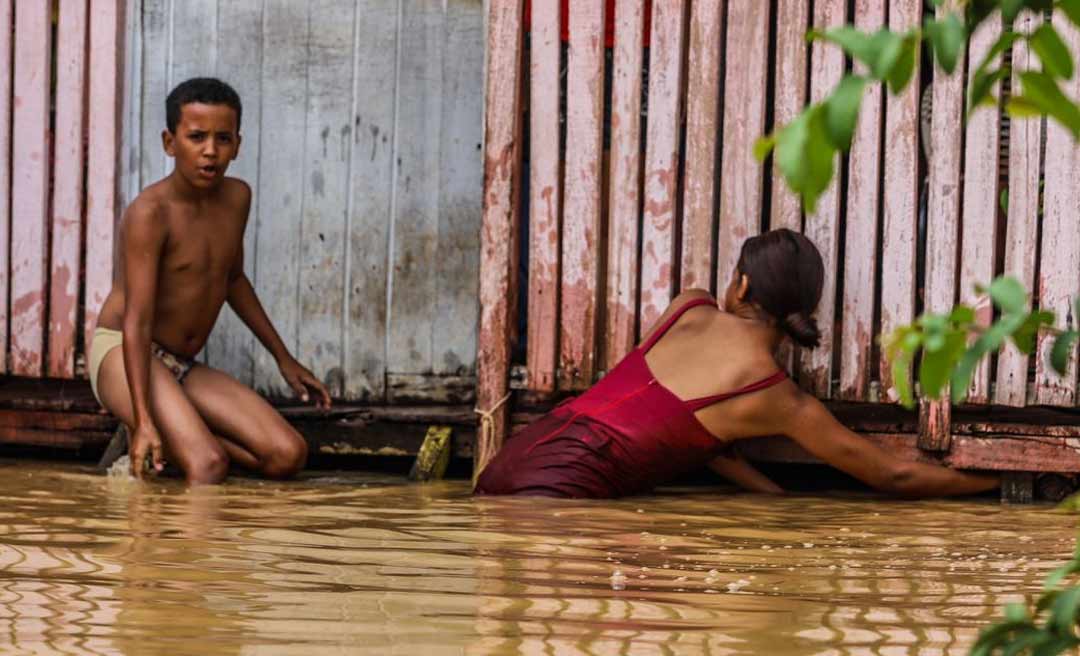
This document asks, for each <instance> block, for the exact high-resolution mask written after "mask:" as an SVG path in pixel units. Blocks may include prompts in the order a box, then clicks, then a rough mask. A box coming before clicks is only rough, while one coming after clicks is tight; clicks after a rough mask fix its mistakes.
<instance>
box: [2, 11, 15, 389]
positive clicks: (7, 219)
mask: <svg viewBox="0 0 1080 656" xmlns="http://www.w3.org/2000/svg"><path fill="white" fill-rule="evenodd" d="M11 2H12V0H0V272H3V274H4V275H0V374H4V373H7V370H8V358H7V352H8V293H9V291H10V289H9V286H10V278H9V277H8V275H7V272H8V271H9V270H10V269H9V268H8V267H9V266H10V260H9V258H8V253H9V250H10V239H9V237H10V234H11V205H10V203H11V155H10V153H11V69H12V66H11V38H12V30H11V25H12V19H13V9H12V5H11Z"/></svg>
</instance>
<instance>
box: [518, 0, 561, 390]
mask: <svg viewBox="0 0 1080 656" xmlns="http://www.w3.org/2000/svg"><path fill="white" fill-rule="evenodd" d="M561 6H562V5H561V3H560V2H556V1H555V0H547V1H545V2H539V1H538V2H534V3H533V5H532V22H531V29H532V34H531V37H530V40H529V85H530V86H531V88H532V92H531V93H529V104H530V110H529V339H528V354H527V355H526V360H525V362H526V365H527V367H528V372H529V380H528V387H529V389H530V390H534V391H537V392H553V391H555V364H556V359H557V351H556V349H557V348H558V320H559V319H558V317H559V210H560V209H561V208H562V193H561V192H562V186H561V185H560V183H559V111H560V109H559V87H560V83H559V60H560V54H561V50H562V42H561V40H560V36H559V26H560V20H559V14H560V9H561Z"/></svg>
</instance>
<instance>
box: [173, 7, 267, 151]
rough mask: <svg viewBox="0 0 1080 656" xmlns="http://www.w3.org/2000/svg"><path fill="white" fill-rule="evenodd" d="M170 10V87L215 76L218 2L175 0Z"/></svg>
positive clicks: (249, 8)
mask: <svg viewBox="0 0 1080 656" xmlns="http://www.w3.org/2000/svg"><path fill="white" fill-rule="evenodd" d="M229 1H230V2H235V0H229ZM226 4H228V2H226ZM170 10H171V12H172V15H171V16H170V18H169V20H170V23H171V26H170V28H169V33H170V40H169V85H168V87H169V90H172V88H173V87H175V86H176V85H177V84H180V83H181V82H183V81H184V80H187V79H190V78H193V77H209V76H211V75H213V73H214V68H215V64H216V62H217V60H218V0H183V2H177V1H176V0H173V2H172V3H171V5H170ZM248 10H249V11H250V10H251V7H250V6H249V7H248ZM170 168H171V167H170Z"/></svg>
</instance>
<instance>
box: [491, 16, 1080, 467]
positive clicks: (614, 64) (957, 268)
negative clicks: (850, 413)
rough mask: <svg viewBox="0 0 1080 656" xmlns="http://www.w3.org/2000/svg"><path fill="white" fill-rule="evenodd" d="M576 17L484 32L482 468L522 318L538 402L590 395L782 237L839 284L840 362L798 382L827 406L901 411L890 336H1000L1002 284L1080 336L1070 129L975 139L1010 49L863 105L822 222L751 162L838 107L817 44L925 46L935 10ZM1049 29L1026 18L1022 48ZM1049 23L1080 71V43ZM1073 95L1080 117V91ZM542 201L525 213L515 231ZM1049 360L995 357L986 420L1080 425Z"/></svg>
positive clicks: (1076, 155) (834, 321)
mask: <svg viewBox="0 0 1080 656" xmlns="http://www.w3.org/2000/svg"><path fill="white" fill-rule="evenodd" d="M559 5H560V3H559V2H557V1H556V0H547V1H546V2H539V1H538V2H534V3H533V9H532V16H531V17H530V18H531V19H530V20H529V21H528V23H529V25H530V26H531V33H530V34H528V38H527V39H526V38H524V37H525V36H526V35H525V30H524V28H523V25H524V24H525V18H526V17H524V16H523V7H522V3H521V2H517V1H509V2H498V3H495V2H493V3H491V4H490V12H489V15H488V79H487V100H486V104H487V106H486V115H485V118H486V123H485V135H486V150H485V183H484V227H483V243H482V260H481V327H480V330H481V344H482V345H483V349H482V352H481V359H480V368H479V376H480V382H479V390H478V397H479V405H480V407H481V408H482V409H484V410H489V411H493V412H492V414H491V415H490V420H489V421H488V422H487V428H488V431H487V434H486V436H485V438H484V439H483V440H482V443H481V444H480V445H479V448H478V460H479V462H480V463H481V464H482V463H483V462H486V457H487V455H488V454H490V453H491V452H492V450H493V449H494V448H497V445H498V443H499V442H500V441H501V437H502V436H503V435H504V434H505V433H506V429H507V415H506V412H507V405H505V403H504V401H505V399H506V398H507V393H508V390H509V389H510V387H511V385H510V372H511V366H512V365H513V364H515V363H513V362H511V360H510V359H509V358H510V352H511V351H510V348H509V346H508V345H509V344H510V343H511V340H512V339H515V336H514V329H513V325H514V321H515V317H516V314H515V312H516V310H515V308H516V304H517V303H521V304H524V305H525V306H526V307H527V312H528V323H527V326H528V330H527V344H528V348H527V355H526V358H525V361H524V363H523V364H524V382H523V384H522V385H521V387H523V388H525V389H526V390H530V391H532V392H536V393H541V394H551V393H557V392H566V391H573V390H580V389H582V388H584V387H586V386H588V385H589V384H591V383H592V382H593V381H594V380H595V379H596V378H597V377H598V375H600V374H601V373H602V371H603V370H604V369H606V368H608V367H610V366H612V365H613V364H614V363H615V362H617V361H618V360H619V359H620V358H621V357H622V356H623V355H624V354H625V353H626V352H627V351H628V350H629V349H631V348H632V346H633V344H634V343H635V342H636V340H637V339H638V337H639V335H640V332H641V330H642V328H643V327H647V326H648V325H650V324H651V323H652V322H653V321H654V320H655V319H656V317H657V316H658V315H659V314H660V313H661V312H662V311H663V309H664V308H665V306H666V304H667V303H668V301H669V300H670V299H671V298H672V297H673V295H674V294H675V293H677V292H678V291H679V290H681V289H686V288H689V287H704V288H706V289H711V290H713V291H714V292H715V291H716V290H718V289H720V290H722V289H723V287H724V285H725V284H726V282H727V280H728V279H729V277H730V275H731V272H732V269H733V267H734V264H735V260H736V258H737V256H738V250H739V248H740V245H741V243H742V242H743V240H744V239H745V238H746V237H748V236H751V235H753V234H757V233H759V232H760V231H762V230H765V229H770V228H777V227H788V228H792V229H795V230H801V231H803V232H804V233H806V234H807V235H808V236H809V237H810V238H811V239H812V240H813V241H814V242H815V243H816V244H817V246H818V247H819V249H820V250H821V253H822V255H823V257H824V259H825V263H826V267H827V270H828V271H829V272H831V274H832V275H829V276H827V278H826V285H825V290H824V294H823V296H822V301H821V305H820V308H819V311H818V316H817V318H818V323H819V326H821V328H822V330H823V340H822V345H821V347H820V348H817V349H814V350H812V351H804V352H802V353H796V354H794V356H793V359H792V362H791V365H792V370H793V373H794V375H795V376H796V378H797V380H798V381H799V383H800V384H801V385H802V386H804V388H806V389H807V390H810V391H812V392H813V393H815V394H816V395H818V396H819V397H821V398H824V399H835V400H844V401H859V402H870V403H884V402H890V401H892V400H894V391H893V381H892V380H891V373H890V369H889V367H888V366H887V363H886V362H885V361H884V360H883V357H882V354H881V350H880V348H879V347H878V345H877V343H876V340H875V337H876V336H877V335H880V334H882V333H887V332H889V331H891V330H892V329H893V328H895V327H896V326H898V325H901V324H904V323H908V322H910V321H911V320H912V319H913V318H914V317H915V316H916V314H917V313H918V312H920V311H923V310H934V311H941V310H944V309H946V308H949V307H951V306H952V305H953V303H954V302H956V301H964V302H967V303H973V304H975V305H977V306H978V307H979V308H980V312H979V314H980V316H981V318H982V319H983V320H987V321H988V320H989V319H990V308H989V305H988V304H987V303H985V301H983V300H981V299H978V298H976V295H975V292H974V285H975V284H976V283H978V282H988V281H989V280H990V279H991V278H992V277H993V276H994V275H995V274H998V273H1001V272H1008V273H1010V274H1013V275H1015V276H1016V277H1017V278H1019V280H1020V281H1021V282H1023V283H1024V284H1025V285H1026V286H1027V287H1028V288H1029V289H1033V290H1034V293H1035V298H1036V302H1037V303H1038V304H1039V305H1040V306H1042V307H1043V308H1047V309H1051V310H1054V311H1055V312H1057V314H1058V317H1059V320H1060V321H1062V322H1066V321H1067V322H1072V323H1073V324H1074V325H1075V321H1076V318H1075V317H1073V316H1072V311H1071V310H1070V299H1072V298H1074V297H1075V296H1076V295H1077V293H1078V292H1080V218H1078V210H1080V186H1078V185H1077V184H1075V180H1076V179H1077V178H1080V149H1078V148H1077V144H1076V143H1075V142H1074V141H1073V140H1072V138H1071V136H1070V135H1069V134H1068V133H1067V132H1066V131H1065V130H1063V129H1062V128H1060V127H1059V126H1058V125H1056V124H1054V123H1049V124H1047V123H1046V122H1045V121H1040V120H1037V119H1036V120H1025V121H1015V122H1013V123H1012V130H1011V133H1009V132H1007V131H1006V128H1007V127H1008V122H1007V120H1006V119H1003V117H1002V113H1001V111H1000V109H999V110H997V111H995V110H994V109H983V110H980V111H978V112H977V113H975V114H974V116H973V117H972V118H971V119H970V120H969V121H967V122H965V121H964V118H963V111H964V91H965V88H966V81H965V70H967V68H974V65H975V63H977V62H978V61H980V60H981V58H982V57H983V56H984V54H985V53H986V52H987V51H988V49H989V46H990V44H991V43H992V42H993V41H994V39H995V38H996V36H997V34H998V33H999V31H1000V29H1001V27H1000V26H997V25H989V24H988V25H984V26H982V27H981V28H980V29H979V30H978V31H977V32H976V33H975V34H974V35H973V37H972V39H971V42H970V44H969V50H968V52H967V56H966V61H967V62H968V66H967V68H966V67H965V66H964V62H961V65H960V67H959V72H958V73H957V74H956V75H953V76H948V75H945V74H944V73H943V72H942V71H940V70H931V69H929V64H927V62H928V61H929V59H928V58H922V60H921V62H920V64H922V65H925V66H926V67H927V68H926V70H921V69H920V70H916V72H915V76H914V81H913V83H912V84H911V85H910V86H909V87H908V88H907V89H906V90H905V91H904V92H903V93H901V94H900V95H898V96H893V95H891V94H887V93H885V92H884V91H883V90H882V88H881V86H880V85H875V86H872V87H870V88H868V89H867V90H866V96H865V99H864V101H863V107H862V113H861V116H860V119H859V123H858V128H857V132H856V134H855V138H854V143H853V145H852V148H851V152H850V153H849V154H847V155H845V156H844V157H842V158H838V172H837V177H836V180H835V182H834V183H833V185H832V186H831V187H830V189H829V190H828V191H827V192H826V193H825V195H824V196H823V197H822V198H821V200H820V203H819V207H818V209H817V211H816V212H815V213H814V214H806V213H805V212H803V210H802V208H801V206H800V203H799V202H798V200H797V198H796V197H794V196H793V195H792V194H791V193H790V191H789V190H788V189H787V188H786V187H785V185H784V184H783V181H782V180H781V178H780V177H779V175H778V173H776V172H775V171H774V170H772V168H771V165H769V163H767V165H766V166H762V165H761V164H759V163H758V162H757V161H755V159H754V157H753V155H752V148H753V144H754V141H755V140H756V139H757V138H758V137H759V136H761V135H763V134H766V133H767V132H769V131H770V130H771V129H772V128H773V126H775V125H779V124H782V123H784V122H786V121H788V120H790V119H791V118H792V117H793V116H795V114H796V113H797V112H798V111H800V110H801V108H802V107H803V106H804V105H805V104H806V103H807V102H811V101H816V100H818V99H820V98H822V97H823V96H825V95H826V94H827V93H828V92H829V91H830V90H831V89H832V88H833V87H834V85H835V84H836V82H837V81H838V80H839V79H840V77H841V75H842V74H843V73H844V71H845V70H846V69H847V68H848V67H850V66H851V63H850V62H849V61H845V58H844V56H843V55H842V53H841V52H840V50H839V49H837V48H836V47H834V46H831V45H826V44H821V43H814V44H808V43H807V42H806V40H805V38H804V36H805V33H806V32H807V30H808V29H810V28H812V27H813V28H819V29H822V28H828V27H831V26H836V25H841V24H844V23H854V24H856V25H857V26H859V27H860V28H863V29H871V30H872V29H875V28H877V27H880V26H882V25H888V26H889V27H890V28H892V29H894V30H905V29H907V28H910V27H914V26H917V25H920V24H921V22H922V20H923V17H924V15H923V11H924V5H925V3H923V2H922V0H896V1H893V2H887V1H886V0H858V1H857V2H854V3H849V2H848V1H847V0H815V1H814V2H810V1H809V0H772V1H763V2H741V1H740V2H736V1H733V0H732V1H726V2H725V1H723V0H716V1H715V2H714V1H709V2H706V1H704V0H686V1H682V0H656V1H655V2H654V3H653V6H652V11H651V16H650V15H647V12H646V7H645V2H644V0H616V1H615V2H613V3H608V7H607V8H605V6H604V5H605V3H603V2H588V3H587V2H580V3H579V2H574V3H570V5H569V9H568V11H569V12H570V13H569V16H568V17H561V16H560V15H559V14H560V6H559ZM849 6H853V7H854V13H853V14H850V13H849ZM608 8H611V9H613V10H614V12H615V15H614V25H615V31H614V44H613V48H612V49H611V52H610V56H609V57H608V58H607V59H605V52H604V44H603V40H602V39H598V38H597V36H596V35H597V34H599V33H600V31H602V29H603V25H604V22H605V16H604V12H605V10H607V9H608ZM811 9H812V11H811ZM562 20H567V22H568V32H569V44H568V47H566V48H565V49H563V48H561V47H560V39H559V34H560V29H559V27H560V22H561V21H562ZM1038 20H1041V18H1039V17H1037V16H1034V15H1024V16H1022V17H1021V18H1020V19H1019V22H1020V23H1021V25H1018V26H1017V27H1018V28H1021V29H1025V30H1027V29H1031V27H1032V26H1033V25H1034V24H1035V22H1036V21H1038ZM1054 20H1055V26H1056V27H1057V29H1058V30H1059V32H1060V33H1061V34H1063V35H1065V36H1066V38H1067V40H1068V43H1069V46H1070V47H1071V48H1072V50H1073V53H1074V55H1077V54H1080V34H1078V33H1077V31H1076V30H1075V28H1073V26H1072V25H1070V24H1069V23H1068V22H1067V21H1064V20H1059V19H1058V18H1055V19H1054ZM645 21H651V38H650V43H649V44H648V47H647V48H643V47H642V40H643V39H642V34H643V29H644V24H645ZM525 44H528V48H527V50H526V49H525ZM562 53H565V56H563V55H562ZM1009 55H1010V56H1011V57H1012V62H1013V63H1014V64H1015V65H1016V66H1017V67H1023V68H1026V67H1029V66H1036V67H1037V62H1035V61H1034V56H1033V55H1032V54H1031V53H1029V52H1028V51H1027V50H1026V48H1024V47H1022V45H1020V44H1019V43H1018V45H1017V47H1016V48H1014V49H1013V50H1012V51H1011V53H1009ZM606 62H610V63H606ZM563 68H565V71H566V75H565V85H560V75H559V73H560V70H563ZM643 70H644V73H645V74H644V75H643ZM605 78H606V79H607V80H608V81H610V87H611V89H610V96H609V98H607V99H606V98H605ZM1067 93H1069V94H1070V95H1071V96H1072V97H1073V98H1077V97H1080V76H1078V77H1074V78H1073V80H1071V81H1069V82H1068V83H1067ZM526 101H527V102H526ZM643 101H644V106H645V108H646V109H644V110H643ZM931 103H932V111H930V105H931ZM560 105H562V106H565V107H566V110H565V112H560V111H559V107H560ZM642 114H644V118H643V119H642V120H639V117H641V116H642ZM525 116H527V118H528V122H525V121H523V117H525ZM563 120H565V124H561V123H560V121H563ZM605 130H609V131H610V139H609V140H607V141H608V142H609V145H606V144H605V138H604V132H605ZM560 135H564V137H565V147H562V146H561V145H560ZM1003 135H1005V136H1007V139H1004V138H1003ZM526 141H527V143H528V171H529V175H528V178H527V179H525V178H524V177H523V176H520V171H521V169H522V166H521V163H522V151H523V149H522V148H521V144H522V143H523V142H526ZM1043 144H1045V147H1042V145H1043ZM924 152H925V155H926V156H925V157H924ZM1001 157H1005V158H1007V166H1004V167H1002V166H999V158H1001ZM519 177H522V179H521V180H520V182H519V180H518V178H519ZM519 184H520V185H525V186H526V187H527V191H526V192H523V193H519V191H518V188H519ZM526 197H527V199H528V201H527V202H528V212H527V214H525V213H520V212H519V199H520V198H526ZM526 222H527V227H528V235H529V244H528V283H527V290H528V291H527V294H526V295H525V298H521V299H515V292H516V290H517V289H518V281H517V279H516V275H517V266H516V264H515V262H516V257H517V255H516V252H515V251H514V249H513V247H512V245H513V244H514V243H515V240H516V239H517V238H518V235H520V234H522V232H523V228H524V227H525V225H526ZM522 250H523V252H524V249H522ZM1048 348H1049V341H1048V340H1046V339H1040V341H1039V344H1038V351H1037V354H1036V355H1035V356H1034V357H1031V358H1029V357H1027V356H1025V355H1023V354H1022V353H1020V352H1019V351H1017V350H1016V349H1015V348H1013V347H1011V346H1010V347H1008V348H1006V349H1005V350H1004V351H1003V352H1002V353H1001V354H1000V355H998V356H995V357H994V358H991V359H990V360H989V361H987V362H986V363H984V364H983V365H982V366H981V367H980V368H979V369H978V371H977V373H976V375H975V378H974V381H973V383H972V388H971V395H970V398H969V400H970V403H973V404H997V405H1003V406H1027V405H1049V406H1075V405H1076V404H1077V396H1076V389H1077V374H1076V371H1077V368H1076V356H1075V352H1074V354H1073V356H1072V359H1071V360H1070V368H1069V373H1068V375H1067V376H1065V377H1058V376H1056V375H1054V374H1053V373H1052V371H1050V370H1049V369H1048V365H1047V351H1048ZM950 424H951V422H950V408H949V406H948V405H947V404H933V405H927V406H924V407H923V408H922V411H921V417H920V430H919V446H920V447H921V448H923V449H934V450H942V451H945V450H948V449H949V446H950Z"/></svg>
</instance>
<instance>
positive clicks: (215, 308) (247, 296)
mask: <svg viewBox="0 0 1080 656" xmlns="http://www.w3.org/2000/svg"><path fill="white" fill-rule="evenodd" d="M165 111H166V124H167V129H166V130H164V131H163V132H162V134H161V138H162V143H163V146H164V147H165V152H166V153H167V154H168V155H169V156H170V157H172V158H174V159H175V166H174V168H173V172H172V173H171V174H170V175H169V176H168V177H166V178H164V179H163V180H160V181H158V182H156V183H154V184H152V185H150V186H149V187H147V188H146V189H144V190H143V191H142V193H140V194H139V196H138V197H137V198H136V199H135V200H134V201H132V203H131V205H130V206H129V207H128V208H127V210H126V211H125V212H124V217H123V219H122V221H121V224H120V232H119V249H118V251H119V254H118V261H117V266H115V267H114V270H115V275H114V278H113V287H112V291H110V292H109V296H108V297H107V298H106V299H105V303H104V305H103V306H102V308H101V314H100V316H99V318H98V325H97V330H95V331H94V338H93V343H92V344H91V346H90V367H89V369H90V382H91V384H92V387H93V388H94V394H95V396H97V398H98V400H99V401H100V402H101V404H102V405H104V406H105V408H106V409H108V410H109V412H111V413H112V414H113V415H115V416H116V417H117V418H119V419H120V420H121V421H122V422H124V423H125V424H126V425H127V426H128V427H129V428H130V429H131V439H130V452H131V466H132V473H133V474H134V475H135V476H138V477H141V476H142V474H143V470H144V467H143V463H144V462H145V459H146V456H147V455H149V456H150V458H151V462H152V467H153V469H154V470H155V471H161V469H162V467H163V466H164V461H165V459H166V458H167V459H168V460H169V462H173V463H175V464H176V465H178V466H179V468H180V470H181V471H183V473H184V477H185V478H186V479H187V481H188V482H189V483H192V484H195V483H217V482H220V481H221V480H223V479H224V478H225V476H226V474H227V473H228V469H229V465H230V463H233V464H236V465H238V466H240V467H243V468H245V469H248V470H251V471H254V472H258V473H260V474H262V475H264V476H267V477H270V478H285V477H289V476H292V475H293V474H295V473H296V472H298V471H299V470H300V469H301V468H302V467H303V466H304V462H305V459H306V458H307V447H306V445H305V443H304V440H303V438H302V437H300V435H299V434H298V433H297V432H296V430H294V429H293V428H292V427H291V426H290V425H289V424H288V422H286V421H285V419H284V418H283V417H282V416H281V415H279V414H278V413H277V412H275V411H274V409H273V408H272V407H271V406H270V404H269V403H267V402H266V401H265V400H264V399H263V398H262V397H261V396H259V395H258V394H256V393H255V392H254V391H252V390H251V389H248V388H247V387H245V386H244V385H242V384H240V383H239V382H237V381H236V380H234V379H233V378H231V377H229V376H228V375H226V374H224V373H222V372H220V371H216V370H214V369H212V368H210V367H207V366H204V365H201V364H197V363H196V362H195V361H194V357H195V355H196V354H197V353H198V352H199V350H200V349H202V347H203V345H204V344H205V343H206V340H207V337H209V335H210V330H211V328H213V326H214V322H215V320H216V319H217V316H218V313H219V312H220V311H221V306H222V305H223V304H224V303H225V302H226V301H227V302H228V303H229V306H230V307H232V309H233V310H234V311H235V312H236V314H237V315H238V316H239V317H240V319H242V320H243V322H244V323H245V324H247V326H248V327H249V328H250V329H251V331H252V332H253V333H254V334H255V336H256V337H258V339H259V341H260V342H262V344H263V346H265V347H266V349H267V350H268V351H270V353H271V354H272V355H273V356H274V358H275V360H276V361H277V363H278V367H279V369H280V371H281V375H282V376H283V377H284V378H285V381H286V382H287V383H288V384H289V386H290V387H291V388H292V389H293V390H294V391H295V392H296V393H297V395H298V396H299V397H300V398H301V399H302V400H304V401H307V400H308V396H309V392H310V393H313V394H314V397H315V399H316V404H317V405H318V406H320V407H323V408H328V407H329V406H330V395H329V394H328V393H327V391H326V388H325V387H324V386H323V384H322V383H321V382H319V380H318V379H317V378H315V376H314V375H312V373H311V372H310V371H308V370H307V369H306V368H304V367H303V366H301V365H300V363H298V362H297V361H296V359H295V358H293V356H292V355H291V354H290V353H289V351H288V349H287V348H286V347H285V344H284V343H282V341H281V337H279V336H278V334H277V331H275V330H274V327H273V326H272V325H271V324H270V320H269V319H268V318H267V316H266V313H265V311H264V310H263V308H262V304H261V303H259V299H258V298H257V297H256V296H255V290H254V288H253V287H252V285H251V282H250V281H249V280H248V278H247V276H245V275H244V250H243V237H244V228H245V227H246V225H247V221H248V212H249V210H250V209H251V188H250V187H248V185H247V184H246V183H244V182H243V181H241V180H239V179H237V178H229V177H225V171H226V169H228V167H229V163H230V162H231V161H232V160H234V159H235V158H236V156H237V153H238V152H239V149H240V116H241V105H240V97H239V96H238V95H237V93H236V91H234V90H233V89H232V87H230V86H229V85H227V84H225V83H224V82H221V81H220V80H215V79H208V78H196V79H192V80H188V81H186V82H183V83H181V84H180V85H178V86H177V87H176V88H175V89H173V91H172V92H171V93H170V94H169V96H168V98H167V99H166V101H165Z"/></svg>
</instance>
